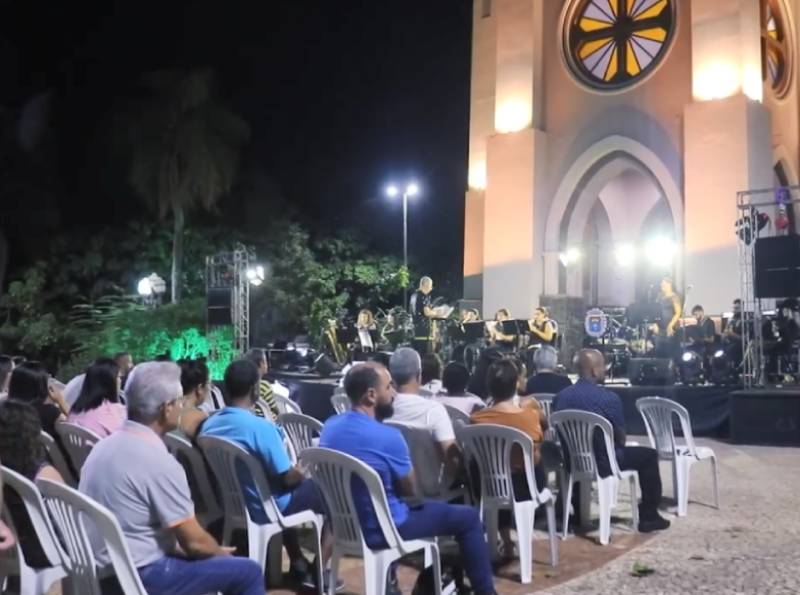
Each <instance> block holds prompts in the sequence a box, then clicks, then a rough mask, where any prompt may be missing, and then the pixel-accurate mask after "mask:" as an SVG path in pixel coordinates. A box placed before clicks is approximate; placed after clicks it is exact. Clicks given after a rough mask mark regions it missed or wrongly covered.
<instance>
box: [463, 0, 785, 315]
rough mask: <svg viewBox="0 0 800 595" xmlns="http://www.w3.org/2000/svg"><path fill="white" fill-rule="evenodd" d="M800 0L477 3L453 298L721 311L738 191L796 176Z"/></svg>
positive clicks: (523, 309) (525, 309) (734, 268)
mask: <svg viewBox="0 0 800 595" xmlns="http://www.w3.org/2000/svg"><path fill="white" fill-rule="evenodd" d="M798 8H800V0H474V17H473V18H474V26H473V44H472V88H471V114H470V143H469V189H468V191H467V193H466V221H465V246H464V291H465V297H467V298H473V299H481V300H482V302H483V310H484V314H485V315H488V316H491V314H492V313H493V312H494V311H495V310H497V309H498V308H500V307H508V308H510V309H511V311H512V314H513V315H514V316H519V317H527V316H529V315H530V314H531V313H532V310H533V308H534V306H535V305H536V304H538V303H539V301H540V299H541V298H542V297H543V296H573V297H576V298H581V299H582V300H583V302H584V303H585V304H586V305H587V306H591V305H620V306H627V305H628V304H630V303H632V302H634V301H635V300H637V299H641V298H642V297H643V296H645V295H646V294H647V293H648V291H649V288H650V287H651V286H652V285H653V284H656V285H657V283H658V280H659V279H660V278H661V277H662V276H664V275H670V276H672V277H674V278H675V280H676V284H677V287H678V289H680V290H682V291H684V292H685V291H686V290H687V288H688V289H691V292H690V293H689V295H688V296H687V299H688V301H691V303H692V304H694V303H701V304H703V305H704V306H705V307H706V311H707V312H710V313H720V312H722V311H725V310H728V309H729V308H730V303H731V301H732V300H733V299H734V298H735V297H737V296H738V293H739V266H738V256H737V246H736V235H735V229H734V226H735V222H736V218H737V211H736V193H737V192H738V191H742V190H749V189H754V188H771V187H772V186H773V185H776V184H777V185H785V184H796V183H798V179H797V170H798V165H799V164H798V160H799V159H800V156H799V155H798V150H799V149H800V146H799V145H800V140H799V139H798V130H799V123H798V116H799V114H798V112H800V104H799V103H798V95H797V78H798V76H797V61H796V59H795V57H796V55H797V36H796V32H795V22H794V15H796V14H797V10H798ZM690 307H691V305H690Z"/></svg>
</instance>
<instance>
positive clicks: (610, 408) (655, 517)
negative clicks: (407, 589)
mask: <svg viewBox="0 0 800 595" xmlns="http://www.w3.org/2000/svg"><path fill="white" fill-rule="evenodd" d="M575 364H576V367H577V369H578V376H579V380H578V381H577V382H576V383H575V384H574V385H573V386H570V387H568V388H565V389H564V390H562V391H561V392H559V393H558V394H557V395H556V396H555V397H554V398H553V411H564V410H567V409H573V410H575V409H577V410H578V411H588V412H589V413H595V414H597V415H599V416H601V417H603V418H605V419H607V420H608V422H609V423H610V424H611V427H612V428H613V430H614V446H615V451H616V455H617V462H618V463H619V468H620V469H622V470H623V471H627V470H632V471H636V472H637V473H638V474H639V485H640V486H641V490H642V501H641V503H640V504H639V531H641V532H642V533H649V532H651V531H659V530H662V529H666V528H667V527H669V521H668V520H666V519H664V518H662V517H661V516H660V515H659V514H658V505H659V503H660V502H661V475H660V474H659V470H658V453H657V452H656V451H655V450H654V449H652V448H646V447H642V446H625V415H624V414H623V409H622V401H621V400H620V398H619V396H618V395H617V394H616V393H612V392H611V391H610V390H606V389H605V388H602V387H601V386H599V385H600V384H602V383H603V381H604V380H605V376H606V362H605V358H604V357H603V354H602V353H600V352H599V351H597V350H596V349H581V350H580V351H579V352H578V354H577V355H576V356H575ZM594 450H595V456H596V458H597V467H598V470H599V471H600V475H601V476H602V477H607V476H608V475H611V468H610V466H609V463H608V457H607V456H606V455H605V446H604V444H603V441H602V437H601V436H600V435H599V434H596V435H595V439H594Z"/></svg>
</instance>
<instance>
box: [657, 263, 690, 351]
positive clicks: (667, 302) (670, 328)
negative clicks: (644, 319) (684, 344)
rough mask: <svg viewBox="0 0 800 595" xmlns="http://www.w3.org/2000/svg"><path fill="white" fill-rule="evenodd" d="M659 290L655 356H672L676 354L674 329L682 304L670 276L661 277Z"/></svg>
mask: <svg viewBox="0 0 800 595" xmlns="http://www.w3.org/2000/svg"><path fill="white" fill-rule="evenodd" d="M660 288H661V292H660V294H659V296H658V304H659V308H660V310H661V317H660V320H659V322H658V334H657V336H656V357H668V358H673V357H675V355H676V352H677V349H676V343H675V337H676V331H677V328H678V323H679V322H680V320H681V314H682V313H683V306H682V305H681V298H680V296H679V295H678V294H677V293H675V290H674V289H673V285H672V279H671V278H670V277H664V278H663V279H661V286H660Z"/></svg>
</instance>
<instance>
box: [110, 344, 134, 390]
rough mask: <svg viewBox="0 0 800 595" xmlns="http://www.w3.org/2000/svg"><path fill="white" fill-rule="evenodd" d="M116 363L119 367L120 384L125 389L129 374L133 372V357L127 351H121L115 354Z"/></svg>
mask: <svg viewBox="0 0 800 595" xmlns="http://www.w3.org/2000/svg"><path fill="white" fill-rule="evenodd" d="M113 359H114V361H115V362H116V364H117V366H119V374H120V377H121V378H120V383H119V385H120V386H121V387H122V388H125V383H126V382H127V380H128V374H130V373H131V370H133V356H132V355H131V354H130V353H128V352H127V351H120V352H118V353H115V354H114V358H113Z"/></svg>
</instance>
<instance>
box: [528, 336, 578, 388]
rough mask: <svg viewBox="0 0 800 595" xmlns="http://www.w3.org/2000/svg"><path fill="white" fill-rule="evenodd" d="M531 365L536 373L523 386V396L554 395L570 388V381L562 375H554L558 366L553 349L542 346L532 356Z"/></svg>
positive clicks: (555, 352) (556, 355)
mask: <svg viewBox="0 0 800 595" xmlns="http://www.w3.org/2000/svg"><path fill="white" fill-rule="evenodd" d="M533 365H534V366H535V367H536V373H535V374H534V375H533V376H531V377H530V378H528V382H527V384H526V385H525V394H526V395H532V394H535V393H550V394H553V395H554V394H556V393H557V392H559V391H561V390H564V389H565V388H567V387H568V386H572V381H571V380H570V379H569V378H567V377H566V376H564V375H563V374H557V373H556V371H555V370H556V366H557V365H558V352H557V351H556V348H555V347H552V346H550V345H542V346H541V347H540V348H539V349H537V350H536V353H534V354H533Z"/></svg>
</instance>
